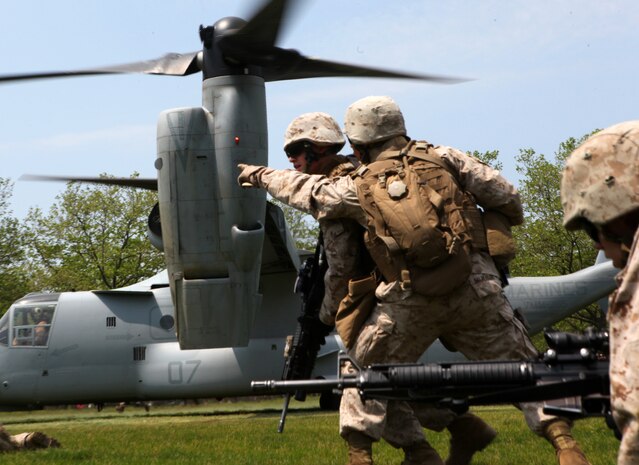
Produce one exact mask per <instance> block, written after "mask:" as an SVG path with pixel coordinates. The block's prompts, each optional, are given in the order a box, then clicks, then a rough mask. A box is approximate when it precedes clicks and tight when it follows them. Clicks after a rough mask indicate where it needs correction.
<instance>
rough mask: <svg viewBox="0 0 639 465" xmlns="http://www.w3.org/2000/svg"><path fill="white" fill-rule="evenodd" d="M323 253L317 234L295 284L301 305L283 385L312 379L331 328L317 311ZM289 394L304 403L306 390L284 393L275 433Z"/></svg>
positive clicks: (288, 347) (288, 342)
mask: <svg viewBox="0 0 639 465" xmlns="http://www.w3.org/2000/svg"><path fill="white" fill-rule="evenodd" d="M323 252H324V245H323V238H322V234H321V232H320V235H319V238H318V240H317V246H316V247H315V254H314V255H313V256H312V257H309V258H307V259H306V260H305V261H304V263H303V264H302V266H301V267H300V270H299V272H298V275H297V280H296V281H295V292H296V293H297V294H300V295H301V297H302V306H301V312H300V316H299V317H298V318H297V322H298V324H297V328H296V330H295V334H294V335H293V336H289V337H288V338H287V340H286V348H285V349H284V357H285V361H284V370H283V372H282V380H284V381H283V382H291V380H300V379H308V378H310V377H311V373H312V372H313V367H314V366H315V359H316V358H317V353H318V352H319V349H320V346H322V345H324V343H325V342H326V339H325V338H326V336H327V335H328V334H329V333H330V332H331V331H332V329H333V328H332V327H329V326H327V325H325V324H323V323H322V322H321V321H320V319H319V310H320V306H321V304H322V299H323V298H324V275H325V274H326V270H327V268H328V264H327V262H326V257H325V256H324V253H323ZM291 392H294V398H295V400H298V401H301V402H303V401H305V400H306V391H305V390H303V389H293V390H289V391H286V393H285V396H284V406H283V407H282V415H281V417H280V423H279V425H278V428H277V431H278V433H281V432H282V431H284V422H285V421H286V414H287V412H288V406H289V403H290V401H291Z"/></svg>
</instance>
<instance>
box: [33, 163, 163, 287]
mask: <svg viewBox="0 0 639 465" xmlns="http://www.w3.org/2000/svg"><path fill="white" fill-rule="evenodd" d="M136 176H137V174H134V175H133V176H132V177H136ZM102 177H109V176H107V175H102ZM156 197H157V196H156V195H155V193H154V192H150V191H146V190H138V189H132V188H122V187H117V186H106V185H81V184H77V183H69V184H68V185H67V188H66V190H65V191H64V192H63V193H62V194H60V195H59V196H58V197H56V203H54V204H53V205H52V207H51V209H50V211H49V213H48V214H46V215H45V214H44V213H43V212H42V211H41V210H40V209H38V208H36V209H31V210H30V211H29V214H28V216H27V228H28V231H29V234H28V235H29V250H30V254H31V256H32V265H33V266H34V268H37V269H38V270H40V273H38V276H39V279H38V282H37V285H38V287H39V288H40V289H47V290H55V291H69V290H74V289H78V290H80V289H83V290H85V289H112V288H116V287H122V286H127V285H130V284H133V283H136V282H138V281H139V280H141V279H143V278H146V277H149V276H151V275H152V274H154V273H156V272H157V271H159V270H160V269H161V268H162V267H163V257H162V255H161V253H160V252H159V251H157V250H155V249H154V248H153V247H152V246H151V244H150V242H149V240H148V239H147V237H146V224H147V216H148V213H149V212H150V210H151V208H152V206H153V205H154V203H155V202H156V201H157V198H156Z"/></svg>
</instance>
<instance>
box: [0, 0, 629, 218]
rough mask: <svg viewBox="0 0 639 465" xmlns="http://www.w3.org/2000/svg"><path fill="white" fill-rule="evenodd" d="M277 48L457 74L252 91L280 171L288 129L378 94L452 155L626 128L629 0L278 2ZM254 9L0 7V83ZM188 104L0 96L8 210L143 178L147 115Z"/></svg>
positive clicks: (149, 157)
mask: <svg viewBox="0 0 639 465" xmlns="http://www.w3.org/2000/svg"><path fill="white" fill-rule="evenodd" d="M292 3H295V11H294V12H293V14H292V15H291V18H290V20H289V21H288V22H287V24H286V27H285V29H284V30H283V31H282V33H281V34H280V37H279V40H278V43H277V45H278V46H281V47H284V48H294V49H297V50H299V51H300V52H301V53H303V54H304V55H307V56H313V57H317V58H322V59H326V60H333V61H340V62H348V63H353V64H359V65H364V66H374V67H381V68H388V69H395V70H399V71H407V72H415V73H422V74H441V75H447V76H455V77H463V78H468V79H471V80H470V81H468V82H465V83H461V84H455V85H441V84H432V83H426V82H413V81H407V80H390V79H362V78H357V79H356V78H321V79H306V80H298V81H281V82H275V83H267V84H266V95H267V115H268V127H269V129H268V135H269V165H270V166H273V167H276V168H288V167H289V164H288V162H287V160H286V159H285V157H284V154H283V151H282V142H283V135H284V131H285V129H286V126H287V125H288V123H289V122H290V121H291V120H292V119H293V118H294V117H296V116H298V115H299V114H301V113H305V112H309V111H324V112H327V113H329V114H331V115H333V116H334V117H335V118H336V119H337V120H338V121H339V122H340V124H341V123H343V117H344V112H345V110H346V108H347V107H348V105H349V104H350V103H352V102H354V101H355V100H358V99H360V98H362V97H365V96H367V95H388V96H391V97H392V98H393V99H395V101H396V102H397V103H398V104H399V106H400V107H401V108H402V111H403V113H404V117H405V119H406V125H407V128H408V135H409V136H411V137H412V138H415V139H427V140H429V141H430V142H432V143H434V144H436V145H437V144H441V145H449V146H453V147H456V148H459V149H461V150H466V151H473V150H479V151H486V150H499V152H500V159H501V162H502V163H503V166H504V167H503V174H504V175H505V176H506V177H508V178H509V179H511V180H512V181H513V182H514V183H515V184H517V182H518V180H519V178H518V173H517V172H516V170H515V157H516V156H517V155H518V154H519V151H520V149H529V148H530V149H534V150H535V151H536V152H538V153H543V154H545V155H546V156H547V157H549V158H552V157H553V155H554V153H555V151H556V150H557V149H558V147H559V144H560V143H561V142H562V141H564V140H566V139H567V138H569V137H576V138H578V137H581V136H582V135H584V134H586V133H589V132H591V131H592V130H594V129H597V128H604V127H607V126H610V125H612V124H615V123H617V122H620V121H625V120H630V119H639V90H638V84H637V76H639V60H637V57H636V53H637V50H639V32H637V24H639V2H637V1H635V0H607V1H605V2H602V1H601V0H536V1H534V2H530V1H528V0H526V1H524V0H510V1H503V0H501V1H498V0H475V1H470V0H467V1H462V0H451V1H447V2H441V1H435V0H402V1H401V2H388V1H385V0H384V1H382V0H347V1H344V0H339V1H338V0H298V1H295V0H293V2H292ZM261 4H262V1H261V0H208V1H205V0H179V1H178V0H163V1H161V2H158V1H151V0H126V1H123V0H109V1H107V2H103V1H97V0H83V1H81V0H77V1H73V0H55V1H47V2H44V1H36V0H22V1H20V2H16V1H10V2H4V4H3V12H2V15H1V16H0V57H2V60H1V62H0V75H2V74H13V73H21V72H23V73H26V72H35V71H51V70H56V71H57V70H73V69H80V68H90V67H93V66H101V65H111V64H119V63H127V62H134V61H140V60H145V59H153V58H157V57H159V56H161V55H164V54H165V53H167V52H192V51H196V50H198V49H200V48H201V44H200V41H199V36H198V28H199V26H200V24H204V25H212V24H214V23H215V22H216V21H217V20H218V19H220V18H222V17H226V16H239V17H242V18H249V17H250V16H251V15H252V13H253V12H254V11H255V10H256V9H257V8H258V7H259V6H260V5H261ZM200 105H201V77H200V75H199V74H196V75H192V76H188V77H169V76H166V77H165V76H145V75H119V76H100V77H81V78H72V79H62V80H60V79H56V80H48V81H41V80H38V81H30V82H25V83H14V84H4V85H0V109H1V111H2V114H1V116H0V118H1V120H0V121H1V124H0V162H1V164H0V177H3V178H10V179H12V180H13V181H15V185H14V189H13V198H12V210H13V213H14V214H15V215H16V216H17V217H19V218H20V217H23V216H24V215H25V214H26V213H27V211H28V210H29V208H30V207H40V208H42V209H43V210H45V211H46V210H47V209H48V208H49V206H50V205H51V203H52V202H54V201H55V197H56V195H59V194H60V193H61V192H62V191H63V190H64V188H65V186H64V184H57V183H42V182H27V181H19V180H18V178H19V177H20V176H21V175H23V174H45V175H67V176H96V175H98V174H100V173H108V174H111V175H115V176H122V177H128V176H129V175H131V174H132V173H133V172H138V173H140V175H141V176H142V177H155V175H156V171H155V168H154V165H153V163H154V161H155V158H156V154H155V147H156V142H155V137H156V135H155V132H156V124H157V118H158V115H159V114H160V112H162V111H163V110H166V109H170V108H177V107H197V106H200Z"/></svg>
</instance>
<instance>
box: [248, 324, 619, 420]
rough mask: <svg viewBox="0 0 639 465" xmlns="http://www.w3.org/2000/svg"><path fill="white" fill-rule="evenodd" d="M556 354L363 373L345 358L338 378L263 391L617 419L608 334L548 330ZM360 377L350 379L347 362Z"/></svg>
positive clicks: (265, 385) (267, 385)
mask: <svg viewBox="0 0 639 465" xmlns="http://www.w3.org/2000/svg"><path fill="white" fill-rule="evenodd" d="M545 338H546V342H547V343H548V346H549V348H548V350H547V351H546V352H545V353H544V354H542V355H540V357H539V358H538V359H534V360H524V361H511V360H506V361H481V362H451V363H430V364H418V363H411V364H377V365H370V366H368V367H365V368H360V367H358V366H357V365H356V364H354V363H353V360H351V359H350V358H349V357H348V356H346V355H345V354H343V353H341V354H340V355H339V357H338V372H337V378H336V379H318V380H294V381H275V380H270V381H254V382H252V383H251V387H252V389H253V390H254V391H257V392H263V393H264V392H290V391H293V390H294V391H299V390H303V391H307V392H321V391H327V390H336V391H338V392H341V391H342V390H344V389H347V388H355V389H357V390H358V391H359V394H360V396H361V397H362V398H363V399H364V400H366V399H387V400H404V401H410V402H429V403H432V404H434V405H436V406H438V407H443V408H449V409H452V410H453V411H455V412H457V413H460V414H461V413H464V412H466V411H467V410H468V408H469V407H470V406H471V405H496V404H511V403H520V402H533V401H553V400H557V399H561V401H560V402H554V403H553V402H551V403H550V404H547V405H546V406H545V409H544V411H546V413H550V414H556V415H561V416H565V417H569V418H582V417H586V416H605V417H607V423H608V426H610V427H612V425H614V423H612V424H611V423H609V421H610V420H611V419H612V418H611V415H610V379H609V376H608V366H609V360H608V333H607V332H596V331H594V330H587V331H586V332H585V333H584V334H573V333H564V332H546V333H545ZM347 361H348V362H350V363H351V364H353V366H354V367H355V373H352V374H342V368H343V366H344V364H345V363H346V362H347Z"/></svg>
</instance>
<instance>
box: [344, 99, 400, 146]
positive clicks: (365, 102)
mask: <svg viewBox="0 0 639 465" xmlns="http://www.w3.org/2000/svg"><path fill="white" fill-rule="evenodd" d="M344 133H346V136H347V137H348V139H349V140H350V141H351V143H353V144H361V145H367V144H374V143H376V142H381V141H383V140H387V139H390V138H392V137H395V136H405V135H406V126H405V125H404V115H402V112H401V110H400V109H399V106H397V103H395V101H394V100H393V99H392V98H390V97H377V96H373V97H364V98H363V99H360V100H358V101H357V102H354V103H353V104H352V105H351V106H349V107H348V108H347V109H346V116H345V117H344Z"/></svg>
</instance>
